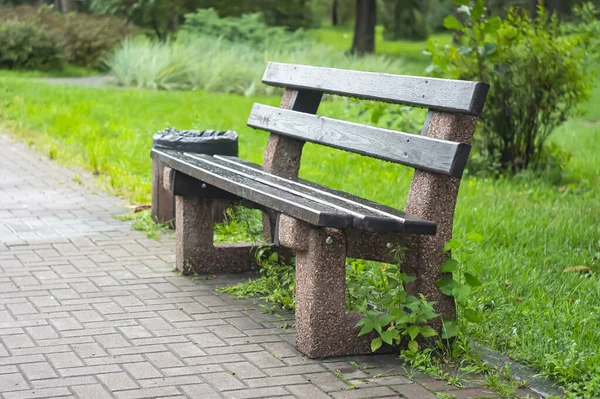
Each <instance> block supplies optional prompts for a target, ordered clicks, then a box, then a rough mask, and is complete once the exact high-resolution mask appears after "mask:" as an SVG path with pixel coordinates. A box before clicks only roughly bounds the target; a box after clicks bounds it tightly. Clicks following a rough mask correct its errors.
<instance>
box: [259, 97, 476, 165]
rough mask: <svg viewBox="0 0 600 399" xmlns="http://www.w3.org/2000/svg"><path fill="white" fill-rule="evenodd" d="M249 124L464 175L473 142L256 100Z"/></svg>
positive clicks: (316, 141)
mask: <svg viewBox="0 0 600 399" xmlns="http://www.w3.org/2000/svg"><path fill="white" fill-rule="evenodd" d="M248 126H250V127H253V128H255V129H262V130H266V131H268V132H271V133H276V134H281V135H285V136H288V137H293V138H296V139H299V140H305V141H309V142H312V143H317V144H322V145H326V146H328V147H333V148H339V149H342V150H346V151H351V152H355V153H357V154H361V155H366V156H370V157H373V158H379V159H383V160H386V161H390V162H395V163H400V164H403V165H407V166H411V167H413V168H416V169H420V170H426V171H429V172H434V173H440V174H444V175H449V176H455V177H461V176H462V173H463V169H464V166H465V164H466V160H467V158H468V156H469V152H470V149H471V146H469V145H467V144H462V143H455V142H452V141H445V140H439V139H434V138H430V137H427V136H419V135H415V134H409V133H402V132H397V131H394V130H388V129H382V128H378V127H373V126H367V125H361V124H358V123H352V122H346V121H341V120H337V119H332V118H327V117H323V116H317V115H310V114H306V113H301V112H295V111H290V110H285V109H281V108H277V107H271V106H268V105H263V104H254V106H253V108H252V112H251V113H250V117H249V118H248Z"/></svg>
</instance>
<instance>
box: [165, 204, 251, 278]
mask: <svg viewBox="0 0 600 399" xmlns="http://www.w3.org/2000/svg"><path fill="white" fill-rule="evenodd" d="M225 207H227V201H225V200H215V199H206V198H197V197H180V196H177V197H176V218H175V223H176V235H177V243H176V264H177V270H179V271H180V272H181V273H183V274H190V273H224V272H242V271H247V270H253V269H256V268H257V267H258V265H257V264H256V261H255V259H254V252H255V250H256V248H257V246H256V245H255V244H250V243H239V244H238V243H236V244H220V245H214V244H213V235H214V224H215V214H216V213H217V212H215V210H216V209H224V208H225Z"/></svg>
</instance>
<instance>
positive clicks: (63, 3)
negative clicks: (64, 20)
mask: <svg viewBox="0 0 600 399" xmlns="http://www.w3.org/2000/svg"><path fill="white" fill-rule="evenodd" d="M60 8H61V10H60V11H61V12H62V13H63V14H67V13H70V12H73V11H77V3H76V2H75V0H60Z"/></svg>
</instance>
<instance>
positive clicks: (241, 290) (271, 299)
mask: <svg viewBox="0 0 600 399" xmlns="http://www.w3.org/2000/svg"><path fill="white" fill-rule="evenodd" d="M255 257H256V261H257V262H258V264H259V265H260V271H259V273H260V277H259V278H258V279H249V280H248V281H245V282H242V283H239V284H237V285H234V286H231V287H224V288H219V291H221V292H227V293H230V294H233V295H235V296H237V297H240V298H249V297H255V296H258V297H259V298H261V299H263V300H265V301H266V302H268V303H274V304H277V305H278V306H279V307H280V308H282V309H285V310H294V309H296V296H295V291H296V268H295V267H294V265H293V262H290V261H288V260H286V259H283V258H281V257H280V256H279V255H278V254H277V253H276V252H273V251H271V249H270V248H269V247H266V246H265V247H261V248H259V249H258V250H257V251H256V254H255Z"/></svg>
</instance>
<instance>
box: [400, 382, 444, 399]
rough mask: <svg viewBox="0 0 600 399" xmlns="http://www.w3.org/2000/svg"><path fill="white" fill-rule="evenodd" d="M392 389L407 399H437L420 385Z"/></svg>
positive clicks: (405, 385) (406, 385)
mask: <svg viewBox="0 0 600 399" xmlns="http://www.w3.org/2000/svg"><path fill="white" fill-rule="evenodd" d="M392 388H393V389H394V391H396V392H398V393H400V394H401V395H402V396H404V397H405V398H406V399H436V397H435V395H434V394H432V393H431V392H429V391H428V390H426V389H425V388H423V387H422V386H421V385H419V384H404V385H396V386H394V387H392ZM452 393H454V392H452Z"/></svg>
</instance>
